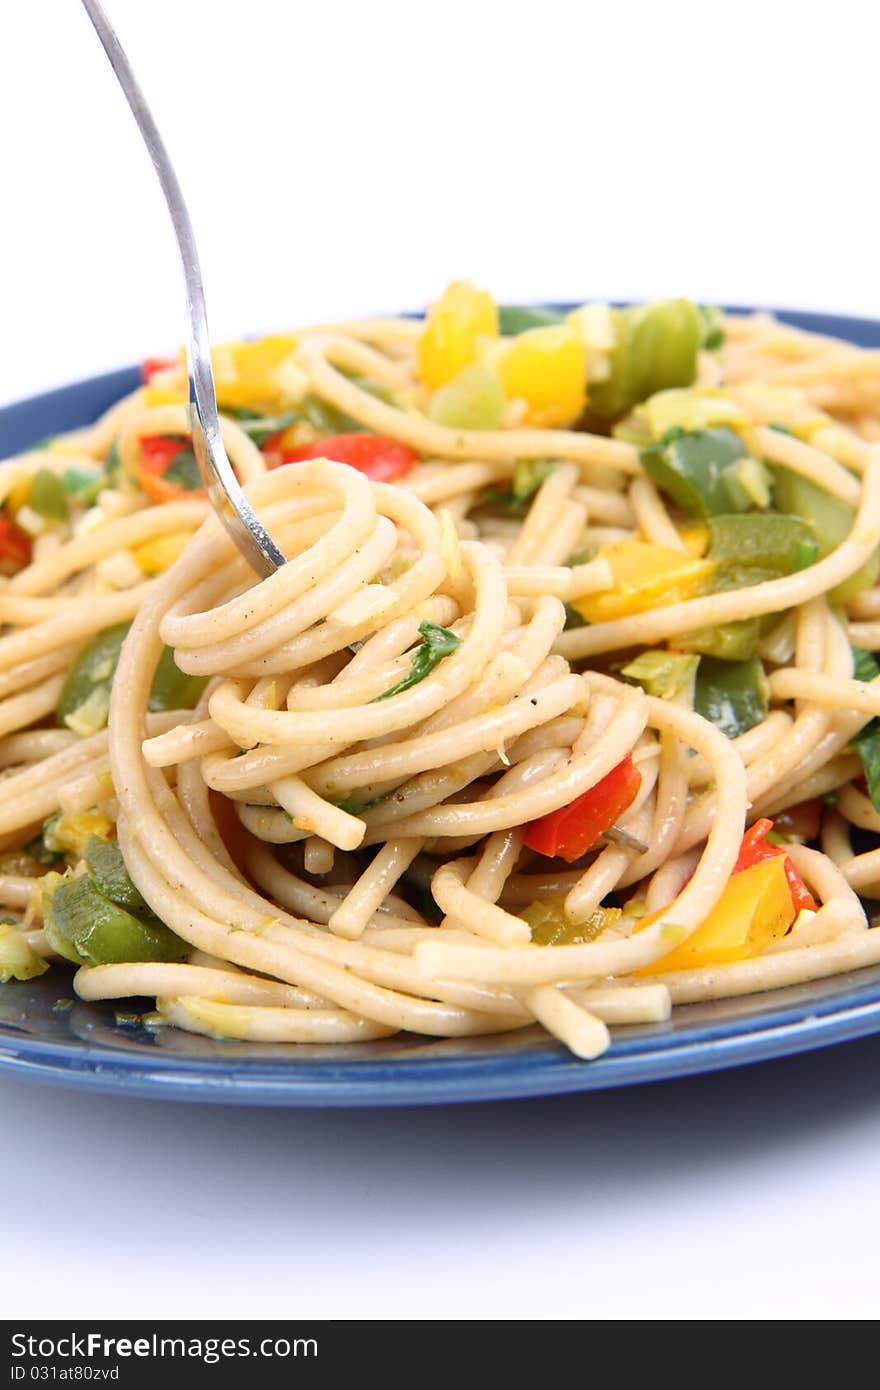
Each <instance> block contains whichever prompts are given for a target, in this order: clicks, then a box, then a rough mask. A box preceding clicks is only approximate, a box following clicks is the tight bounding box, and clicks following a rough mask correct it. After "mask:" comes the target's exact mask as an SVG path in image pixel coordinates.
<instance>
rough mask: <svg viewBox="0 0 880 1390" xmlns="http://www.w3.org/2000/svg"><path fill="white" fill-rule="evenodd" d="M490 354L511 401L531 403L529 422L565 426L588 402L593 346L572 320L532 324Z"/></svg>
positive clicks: (494, 346) (527, 404) (491, 362)
mask: <svg viewBox="0 0 880 1390" xmlns="http://www.w3.org/2000/svg"><path fill="white" fill-rule="evenodd" d="M485 355H486V357H487V360H488V363H489V365H490V366H491V367H492V368H493V369H494V371H495V372H497V374H498V378H499V380H500V382H501V385H502V387H503V388H504V394H505V396H506V397H507V399H508V400H509V401H512V400H523V401H525V402H526V406H527V411H526V416H525V422H524V423H526V424H529V425H537V426H542V427H546V428H553V426H555V425H564V424H567V423H569V422H570V421H572V420H576V419H577V417H578V415H580V413H581V411H582V410H583V408H584V406H585V405H586V402H587V389H586V381H587V349H586V344H585V343H584V340H583V338H582V337H581V335H580V333H578V332H577V330H576V329H575V328H573V327H572V326H571V324H559V325H558V327H557V326H555V325H551V326H550V327H548V328H529V329H527V330H526V332H525V333H519V334H517V336H516V337H515V338H510V339H506V340H505V341H503V342H500V343H498V344H495V345H492V346H491V347H490V348H489V351H488V352H487V353H486V354H485Z"/></svg>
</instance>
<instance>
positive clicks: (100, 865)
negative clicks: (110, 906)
mask: <svg viewBox="0 0 880 1390" xmlns="http://www.w3.org/2000/svg"><path fill="white" fill-rule="evenodd" d="M83 859H85V861H86V866H87V868H88V871H89V876H90V878H91V880H92V882H93V883H94V885H95V887H96V888H97V890H98V892H99V893H103V895H104V897H105V898H108V899H109V900H110V902H111V903H115V904H116V906H117V907H124V908H125V909H126V910H127V911H128V912H130V913H131V914H132V915H133V916H134V917H138V918H140V919H141V920H144V919H145V918H153V916H154V913H153V912H152V909H151V908H150V907H149V905H148V904H147V903H146V902H145V901H144V899H143V898H142V897H141V895H140V893H139V892H138V890H137V889H136V888H135V886H134V884H133V883H132V881H131V879H130V877H129V874H128V869H127V868H126V867H125V860H124V859H123V857H122V850H121V849H120V848H119V846H118V845H117V844H115V843H113V844H111V842H110V841H109V840H102V839H101V837H100V835H90V836H89V837H88V839H87V840H86V843H85V846H84V848H83Z"/></svg>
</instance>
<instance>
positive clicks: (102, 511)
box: [0, 284, 880, 1058]
mask: <svg viewBox="0 0 880 1390" xmlns="http://www.w3.org/2000/svg"><path fill="white" fill-rule="evenodd" d="M517 315H519V318H518V319H517V318H516V316H517ZM652 316H653V318H652ZM646 323H648V324H649V326H650V325H652V327H651V332H650V333H648V334H647V339H646V337H645V334H644V333H643V330H644V327H645V324H646ZM499 330H500V331H499ZM640 333H642V334H643V336H642V338H640V336H639V335H640ZM647 340H649V348H646V347H645V341H647ZM215 370H216V374H217V380H218V396H219V400H220V403H221V410H222V412H223V415H222V424H223V437H224V443H225V445H226V448H227V450H228V453H229V456H230V459H231V462H232V464H233V466H234V468H235V469H236V472H237V473H238V476H239V478H240V479H241V481H242V483H243V485H244V487H245V490H246V492H247V495H248V497H249V499H250V502H251V504H252V505H253V506H254V507H255V508H256V510H257V511H258V512H259V514H260V516H261V518H262V519H263V521H264V522H265V524H266V526H267V528H268V530H269V532H270V534H271V535H272V536H273V537H274V538H275V539H276V540H277V542H278V543H279V545H280V546H281V547H282V549H283V550H284V553H285V554H286V556H287V557H288V563H287V564H286V565H285V566H284V567H283V568H282V569H280V570H278V571H277V572H276V573H274V574H273V575H272V576H271V577H269V578H267V579H264V580H256V579H255V577H254V575H253V574H252V572H251V571H250V570H249V569H248V567H247V565H246V564H245V562H244V560H243V559H242V558H241V557H240V556H239V555H238V554H237V553H236V552H235V550H234V548H233V546H232V544H231V542H230V541H229V539H228V538H227V537H226V535H225V533H224V532H223V530H222V528H221V527H220V526H219V524H218V523H217V521H216V519H215V518H214V516H213V514H212V513H211V511H210V508H209V506H208V503H207V501H206V499H205V497H204V494H203V492H202V489H201V485H200V479H199V477H198V473H197V470H195V468H194V465H195V460H194V459H193V458H192V455H191V453H190V451H189V437H188V418H187V412H186V406H185V404H184V389H185V388H184V374H183V369H182V366H181V364H180V363H179V362H169V363H165V364H158V365H157V364H151V365H150V367H149V368H148V372H147V379H146V381H145V384H144V386H143V387H141V388H140V389H139V390H137V391H135V392H134V393H133V394H132V395H131V396H130V397H128V398H127V399H126V400H125V401H122V402H120V403H118V404H117V405H115V406H114V407H113V408H112V409H111V410H110V411H109V412H108V413H107V414H106V415H105V416H104V417H103V418H102V419H101V420H99V421H98V422H97V424H95V425H94V426H92V427H90V428H88V429H85V430H80V431H77V432H76V433H74V434H70V435H67V436H63V437H60V438H58V439H56V440H54V441H51V443H50V444H49V445H48V447H44V448H41V449H35V450H32V451H30V452H28V453H25V454H23V455H21V456H20V457H18V458H15V459H10V460H8V461H6V462H5V463H3V464H0V502H2V504H3V513H2V518H0V563H2V566H3V570H4V574H5V575H6V577H5V579H4V580H3V587H2V589H0V624H2V631H0V777H2V785H3V791H4V795H3V798H2V801H0V850H2V859H0V904H2V907H3V910H4V912H5V913H6V917H5V920H4V922H3V924H2V925H0V978H7V979H9V978H28V977H29V976H30V975H33V974H36V973H39V972H40V971H41V970H43V969H44V968H45V965H46V962H48V961H52V960H55V959H58V958H63V959H66V960H68V961H69V962H71V963H73V964H75V965H76V966H77V967H78V969H77V973H76V976H75V981H74V983H75V988H76V990H77V993H78V994H79V995H80V996H81V997H82V998H84V999H89V1000H108V999H123V998H128V997H141V996H147V997H150V998H154V999H155V1000H156V1014H155V1015H154V1018H155V1020H156V1021H164V1022H167V1023H170V1024H172V1025H174V1026H176V1027H179V1028H184V1029H188V1030H191V1031H194V1032H201V1033H206V1034H208V1035H212V1036H222V1037H234V1038H241V1039H253V1040H258V1041H270V1042H284V1043H296V1042H309V1043H315V1042H326V1043H348V1042H356V1041H361V1040H366V1039H373V1038H380V1037H384V1036H387V1035H389V1034H391V1033H393V1032H395V1031H397V1030H401V1029H403V1030H407V1031H410V1032H413V1033H420V1034H425V1035H429V1036H433V1037H460V1036H467V1035H471V1034H484V1033H493V1032H503V1031H508V1030H511V1029H515V1028H523V1027H526V1026H528V1025H530V1024H532V1023H534V1022H536V1021H537V1022H539V1023H540V1024H541V1025H543V1027H544V1028H545V1029H546V1030H548V1031H549V1032H550V1033H551V1034H553V1035H555V1036H556V1037H557V1038H559V1039H560V1040H561V1041H562V1042H564V1043H565V1044H566V1045H567V1046H568V1047H569V1048H571V1049H572V1050H573V1051H574V1052H575V1053H576V1054H577V1055H578V1056H581V1057H585V1058H591V1057H595V1056H597V1055H599V1054H600V1053H601V1052H602V1051H604V1050H605V1048H606V1047H607V1046H608V1044H609V1031H608V1029H609V1026H610V1027H614V1026H619V1025H625V1024H632V1023H640V1022H656V1021H658V1020H662V1019H663V1018H665V1017H667V1016H668V1015H669V1012H670V1009H671V1007H672V1006H673V1005H675V1004H678V1003H687V1002H690V1001H694V1000H705V999H718V998H723V997H727V996H731V995H736V994H742V993H749V992H753V991H762V990H770V989H775V988H779V987H782V986H786V985H790V984H794V983H799V982H803V981H807V980H813V979H816V978H820V977H822V976H826V975H831V974H835V973H839V972H845V971H849V970H852V969H856V968H859V967H861V966H864V965H868V964H872V963H877V962H878V961H880V930H878V929H876V928H871V927H869V924H868V917H867V915H866V909H865V901H866V900H867V901H868V902H870V900H871V899H873V898H875V897H880V847H878V846H880V840H878V835H880V734H875V732H874V726H873V723H872V721H873V720H875V719H877V718H878V717H880V667H878V665H877V662H876V661H875V660H874V658H873V657H872V655H871V653H872V652H873V651H875V650H878V649H880V585H878V558H877V557H878V555H880V454H878V453H877V446H876V444H875V441H877V440H878V439H880V361H878V358H877V354H875V353H871V352H865V351H862V350H859V349H857V348H854V347H851V346H849V345H847V344H845V343H840V342H837V341H834V340H830V339H827V338H821V337H818V336H817V335H811V334H807V333H804V332H801V331H797V330H795V329H792V328H788V327H786V326H784V325H782V324H779V323H777V322H775V321H774V320H773V319H770V318H767V317H764V316H741V317H737V316H727V317H725V318H723V319H722V318H721V316H719V315H717V314H716V313H714V312H711V313H710V312H708V311H702V310H701V311H697V309H696V308H695V306H692V305H689V304H687V302H686V301H672V302H667V303H661V304H658V305H650V306H642V307H641V308H639V309H638V310H624V311H612V310H609V309H607V308H605V307H604V306H597V305H591V306H586V307H585V308H584V309H582V310H578V311H576V312H575V313H574V314H571V315H568V316H567V317H563V316H562V315H554V314H552V313H550V312H548V313H543V312H542V313H541V314H538V315H534V314H533V315H531V316H530V314H529V311H521V310H516V311H513V310H506V311H502V314H501V319H500V322H499V318H498V311H497V309H496V307H495V306H494V304H493V303H492V301H491V299H490V298H489V296H487V295H485V294H484V293H483V292H482V291H478V290H476V289H474V287H473V286H469V285H466V284H459V285H456V286H452V287H451V288H450V290H448V291H447V292H446V294H445V295H444V297H443V299H441V301H439V303H438V304H437V305H435V306H434V308H433V309H432V311H431V314H430V315H429V317H428V319H427V321H426V322H425V323H422V322H419V321H414V320H409V319H401V320H395V319H383V320H377V321H358V322H352V323H348V324H342V325H338V326H326V325H319V326H317V327H315V328H312V329H308V330H304V331H302V332H300V333H296V334H292V335H284V336H278V337H276V338H270V339H263V340H260V341H259V342H257V343H249V344H232V345H228V346H227V347H226V348H222V349H217V353H216V358H215ZM172 654H173V655H172ZM877 727H878V729H880V725H878V726H877Z"/></svg>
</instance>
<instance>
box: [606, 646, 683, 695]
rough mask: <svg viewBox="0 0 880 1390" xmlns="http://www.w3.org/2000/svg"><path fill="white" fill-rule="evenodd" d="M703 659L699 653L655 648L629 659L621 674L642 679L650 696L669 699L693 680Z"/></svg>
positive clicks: (640, 681)
mask: <svg viewBox="0 0 880 1390" xmlns="http://www.w3.org/2000/svg"><path fill="white" fill-rule="evenodd" d="M699 659H700V658H699V657H698V656H683V655H682V653H681V652H667V651H663V650H660V649H655V650H653V651H646V652H642V653H641V655H640V656H637V657H636V658H635V660H633V661H630V662H628V664H627V665H626V666H624V667H623V668H622V669H621V672H620V674H621V675H622V676H626V677H627V678H628V679H629V680H632V681H638V683H639V685H641V686H643V687H644V689H645V690H646V691H647V693H648V694H649V695H656V696H657V697H658V699H661V700H663V699H667V700H669V699H672V697H673V696H674V695H677V694H678V692H679V691H680V690H683V689H684V687H685V686H686V685H690V683H691V682H692V681H693V678H694V676H695V675H696V671H697V663H698V661H699Z"/></svg>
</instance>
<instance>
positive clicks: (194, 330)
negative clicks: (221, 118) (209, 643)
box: [82, 0, 286, 578]
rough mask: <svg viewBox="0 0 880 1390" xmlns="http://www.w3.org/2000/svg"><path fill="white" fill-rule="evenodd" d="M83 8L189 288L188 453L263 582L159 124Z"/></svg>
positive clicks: (266, 555)
mask: <svg viewBox="0 0 880 1390" xmlns="http://www.w3.org/2000/svg"><path fill="white" fill-rule="evenodd" d="M82 3H83V7H84V9H85V11H86V14H87V15H88V16H89V19H90V20H91V21H92V24H93V25H94V26H95V32H96V33H97V35H98V38H99V39H100V40H101V43H102V45H103V47H104V52H105V53H106V54H107V57H108V58H109V60H110V66H111V67H112V68H113V71H114V73H115V74H116V77H117V79H118V81H119V85H120V87H121V88H122V90H123V92H124V94H125V99H126V101H127V102H128V104H129V106H130V108H131V113H132V115H133V116H134V118H135V121H136V122H137V127H138V130H139V131H140V133H141V135H142V137H143V141H144V144H145V145H146V147H147V149H148V151H149V154H150V159H151V160H152V161H153V168H154V169H155V170H156V174H157V175H158V178H159V183H160V184H161V186H162V192H163V194H164V195H165V202H166V204H167V205H168V211H169V213H170V215H171V221H172V224H173V226H174V235H175V237H176V238H177V247H178V250H179V252H180V260H181V263H182V265H183V279H184V285H185V288H186V307H187V343H186V358H187V370H188V375H189V399H190V416H191V428H192V438H193V450H194V452H195V456H196V458H197V459H198V463H199V469H200V471H201V474H202V478H203V479H204V483H205V487H206V488H207V492H208V497H209V498H210V500H211V504H212V506H213V507H214V510H215V511H216V513H217V515H218V516H219V518H220V520H221V521H222V522H223V525H224V526H225V527H226V530H227V531H228V532H229V535H230V536H231V537H232V539H233V540H234V541H235V544H236V545H237V546H238V548H239V550H240V551H241V553H242V554H243V555H244V557H245V559H246V560H247V561H248V563H249V564H250V565H252V566H253V568H254V569H255V570H256V571H257V573H258V574H259V575H260V576H261V577H263V578H266V577H267V576H269V575H270V574H274V572H275V570H276V569H279V568H280V566H281V565H283V564H285V563H286V562H285V557H284V555H283V554H282V552H281V551H280V550H279V549H278V547H277V545H276V544H275V542H274V541H273V540H272V537H271V536H270V535H269V533H268V531H267V530H266V528H265V526H264V525H263V523H262V522H261V521H260V519H259V517H258V516H257V515H256V513H255V512H254V510H253V508H252V507H251V505H250V503H249V502H248V500H247V498H246V497H245V495H244V493H243V492H242V490H241V488H240V486H239V483H238V479H237V478H236V476H235V473H234V472H233V469H232V465H231V463H230V462H229V459H228V457H227V454H226V449H225V448H224V446H223V440H222V439H221V437H220V420H219V417H218V414H217V392H216V389H215V387H214V372H213V369H212V366H211V346H210V340H209V338H208V319H207V315H206V313H205V291H204V288H203V285H202V272H201V268H200V266H199V256H198V252H197V250H196V241H195V235H194V233H193V228H192V222H191V221H190V216H189V213H188V212H187V209H186V203H185V202H184V199H183V193H182V191H181V188H180V184H179V182H178V180H177V175H176V174H175V172H174V168H173V166H172V164H171V160H170V158H169V156H168V151H167V149H166V148H165V144H164V142H163V140H162V137H161V135H160V134H159V130H158V128H157V126H156V122H155V121H154V120H153V116H152V113H151V111H150V108H149V107H148V105H147V103H146V100H145V98H144V94H143V92H142V91H141V89H140V86H139V85H138V82H137V79H136V78H135V75H134V73H133V72H132V70H131V64H130V63H129V61H128V58H127V57H126V55H125V51H124V49H123V47H122V44H121V43H120V42H119V39H118V38H117V36H116V32H115V30H114V28H113V26H112V25H111V23H110V21H109V19H108V18H107V16H106V14H105V13H104V10H103V8H102V7H101V5H100V4H99V3H98V0H82Z"/></svg>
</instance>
